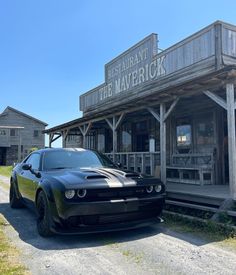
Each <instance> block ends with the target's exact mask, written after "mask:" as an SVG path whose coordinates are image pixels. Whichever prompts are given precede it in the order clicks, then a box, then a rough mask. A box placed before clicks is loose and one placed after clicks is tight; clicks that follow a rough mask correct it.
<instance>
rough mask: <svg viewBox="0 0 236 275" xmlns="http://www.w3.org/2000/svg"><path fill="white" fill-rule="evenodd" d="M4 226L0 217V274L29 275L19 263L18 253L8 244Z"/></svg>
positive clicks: (4, 223)
mask: <svg viewBox="0 0 236 275" xmlns="http://www.w3.org/2000/svg"><path fill="white" fill-rule="evenodd" d="M4 226H6V222H5V221H4V219H3V218H2V216H0V274H4V275H12V274H17V275H23V274H24V275H25V274H29V273H28V271H27V270H26V268H25V267H24V266H22V265H21V264H20V263H19V253H18V251H17V250H16V248H15V247H13V246H11V245H10V244H9V241H8V240H7V238H6V236H5V235H4V232H3V228H4Z"/></svg>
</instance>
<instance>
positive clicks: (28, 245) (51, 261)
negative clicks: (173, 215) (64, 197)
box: [0, 176, 236, 275]
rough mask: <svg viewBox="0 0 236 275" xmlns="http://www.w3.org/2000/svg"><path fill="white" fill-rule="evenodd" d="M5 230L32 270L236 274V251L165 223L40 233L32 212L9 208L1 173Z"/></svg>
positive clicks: (0, 203)
mask: <svg viewBox="0 0 236 275" xmlns="http://www.w3.org/2000/svg"><path fill="white" fill-rule="evenodd" d="M0 181H1V185H0V213H1V214H2V215H3V216H4V217H5V218H6V220H7V221H8V223H9V225H8V226H6V234H7V236H8V237H9V239H10V241H11V242H13V243H14V245H15V246H16V247H18V248H19V249H20V251H21V252H22V262H23V263H24V264H25V265H26V267H27V268H28V269H29V270H30V271H31V272H32V274H50V275H51V274H68V275H69V274H86V275H87V274H116V275H117V274H135V275H138V274H145V275H146V274H188V275H189V274H203V273H204V274H224V275H225V274H235V270H236V252H233V251H229V250H226V249H224V248H221V247H219V246H217V245H216V244H214V243H210V242H209V243H208V242H206V241H204V240H202V239H200V238H198V237H195V236H193V235H190V234H183V233H177V232H174V231H172V230H170V229H168V228H166V227H164V226H162V225H156V226H152V227H148V228H142V229H139V230H129V231H125V232H124V231H123V232H116V233H106V234H93V235H87V236H54V237H52V238H49V239H44V238H42V237H40V236H39V235H38V234H37V231H36V222H35V215H34V213H32V212H30V211H29V210H28V209H11V208H10V207H9V204H8V186H9V185H8V181H9V180H8V179H7V178H5V177H2V176H0Z"/></svg>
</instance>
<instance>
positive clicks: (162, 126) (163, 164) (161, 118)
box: [147, 97, 180, 184]
mask: <svg viewBox="0 0 236 275" xmlns="http://www.w3.org/2000/svg"><path fill="white" fill-rule="evenodd" d="M179 100H180V98H179V97H177V98H176V99H175V100H174V101H173V102H172V104H171V105H170V107H169V109H168V111H166V105H165V103H161V104H160V114H158V113H157V112H156V111H155V110H154V109H153V108H150V107H148V108H147V109H148V111H149V112H150V113H151V114H152V115H153V116H154V117H155V119H156V120H157V121H159V122H160V159H161V180H162V182H163V183H164V184H166V120H167V118H168V117H169V116H170V114H171V113H172V112H173V110H174V108H175V107H176V105H177V103H178V102H179Z"/></svg>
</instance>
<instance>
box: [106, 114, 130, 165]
mask: <svg viewBox="0 0 236 275" xmlns="http://www.w3.org/2000/svg"><path fill="white" fill-rule="evenodd" d="M124 115H125V113H122V114H121V115H120V116H119V117H118V119H117V120H116V116H113V117H112V121H111V120H110V119H109V118H105V120H106V122H107V124H108V125H109V127H110V128H111V130H112V137H113V138H112V142H113V146H112V151H113V152H112V153H113V162H116V160H115V153H117V128H118V127H119V125H120V124H121V122H122V120H123V118H124Z"/></svg>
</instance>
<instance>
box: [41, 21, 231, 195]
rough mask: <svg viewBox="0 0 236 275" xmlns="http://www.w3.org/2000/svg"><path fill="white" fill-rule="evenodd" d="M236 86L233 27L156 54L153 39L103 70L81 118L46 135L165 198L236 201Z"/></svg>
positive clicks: (218, 27) (218, 25)
mask: <svg viewBox="0 0 236 275" xmlns="http://www.w3.org/2000/svg"><path fill="white" fill-rule="evenodd" d="M235 83H236V27H235V26H233V25H229V24H226V23H224V22H220V21H217V22H215V23H213V24H212V25H210V26H208V27H206V28H204V29H203V30H201V31H199V32H197V33H195V34H193V35H191V36H190V37H188V38H186V39H184V40H183V41H181V42H179V43H177V44H175V45H173V46H172V47H170V48H168V49H166V50H164V51H161V52H158V47H157V35H155V34H151V35H150V36H148V37H146V38H145V39H144V40H142V41H141V42H139V43H138V44H136V45H134V46H133V47H131V48H130V49H128V50H127V51H125V52H124V53H122V54H121V55H119V56H118V57H116V58H115V59H113V60H112V61H111V62H109V63H108V64H106V65H105V83H104V84H102V85H100V86H99V87H96V88H95V89H93V90H91V91H89V92H87V93H85V94H83V95H81V96H80V109H81V111H83V117H82V118H78V119H76V120H73V121H70V122H67V123H64V124H61V125H58V126H56V127H53V128H51V129H48V130H46V133H48V134H49V143H50V146H51V145H52V143H53V142H54V141H55V140H56V139H58V138H59V137H62V138H63V146H64V147H71V146H72V145H74V146H76V147H79V146H82V147H84V148H90V149H96V150H99V151H101V152H104V153H106V154H107V155H108V156H109V157H110V158H111V159H113V161H115V162H119V163H121V164H122V165H123V167H125V168H127V169H129V170H134V171H139V172H141V173H146V174H150V175H155V176H160V177H161V179H162V180H163V182H165V183H167V190H168V184H169V186H170V187H171V186H172V187H173V186H175V187H173V188H175V189H176V190H178V188H179V187H180V188H179V189H181V186H184V185H185V184H191V187H190V188H192V189H193V188H198V189H199V188H202V189H201V190H206V189H204V188H208V189H207V190H211V191H208V192H211V193H212V194H213V193H214V192H215V191H216V190H218V189H217V188H218V187H219V186H221V187H220V189H219V190H221V191H220V192H223V193H224V199H225V198H227V197H229V198H231V199H233V200H236V143H235V108H236V103H235V92H234V90H235V88H234V86H235ZM73 141H74V142H73ZM173 184H174V185H173ZM178 186H179V187H178ZM209 186H211V187H212V188H211V189H209ZM172 187H171V188H172ZM222 188H225V189H224V191H222V190H223V189H222ZM227 190H229V192H228V191H227ZM204 192H205V191H203V193H204ZM227 192H228V193H227ZM227 194H228V195H227ZM209 196H210V194H209Z"/></svg>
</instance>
